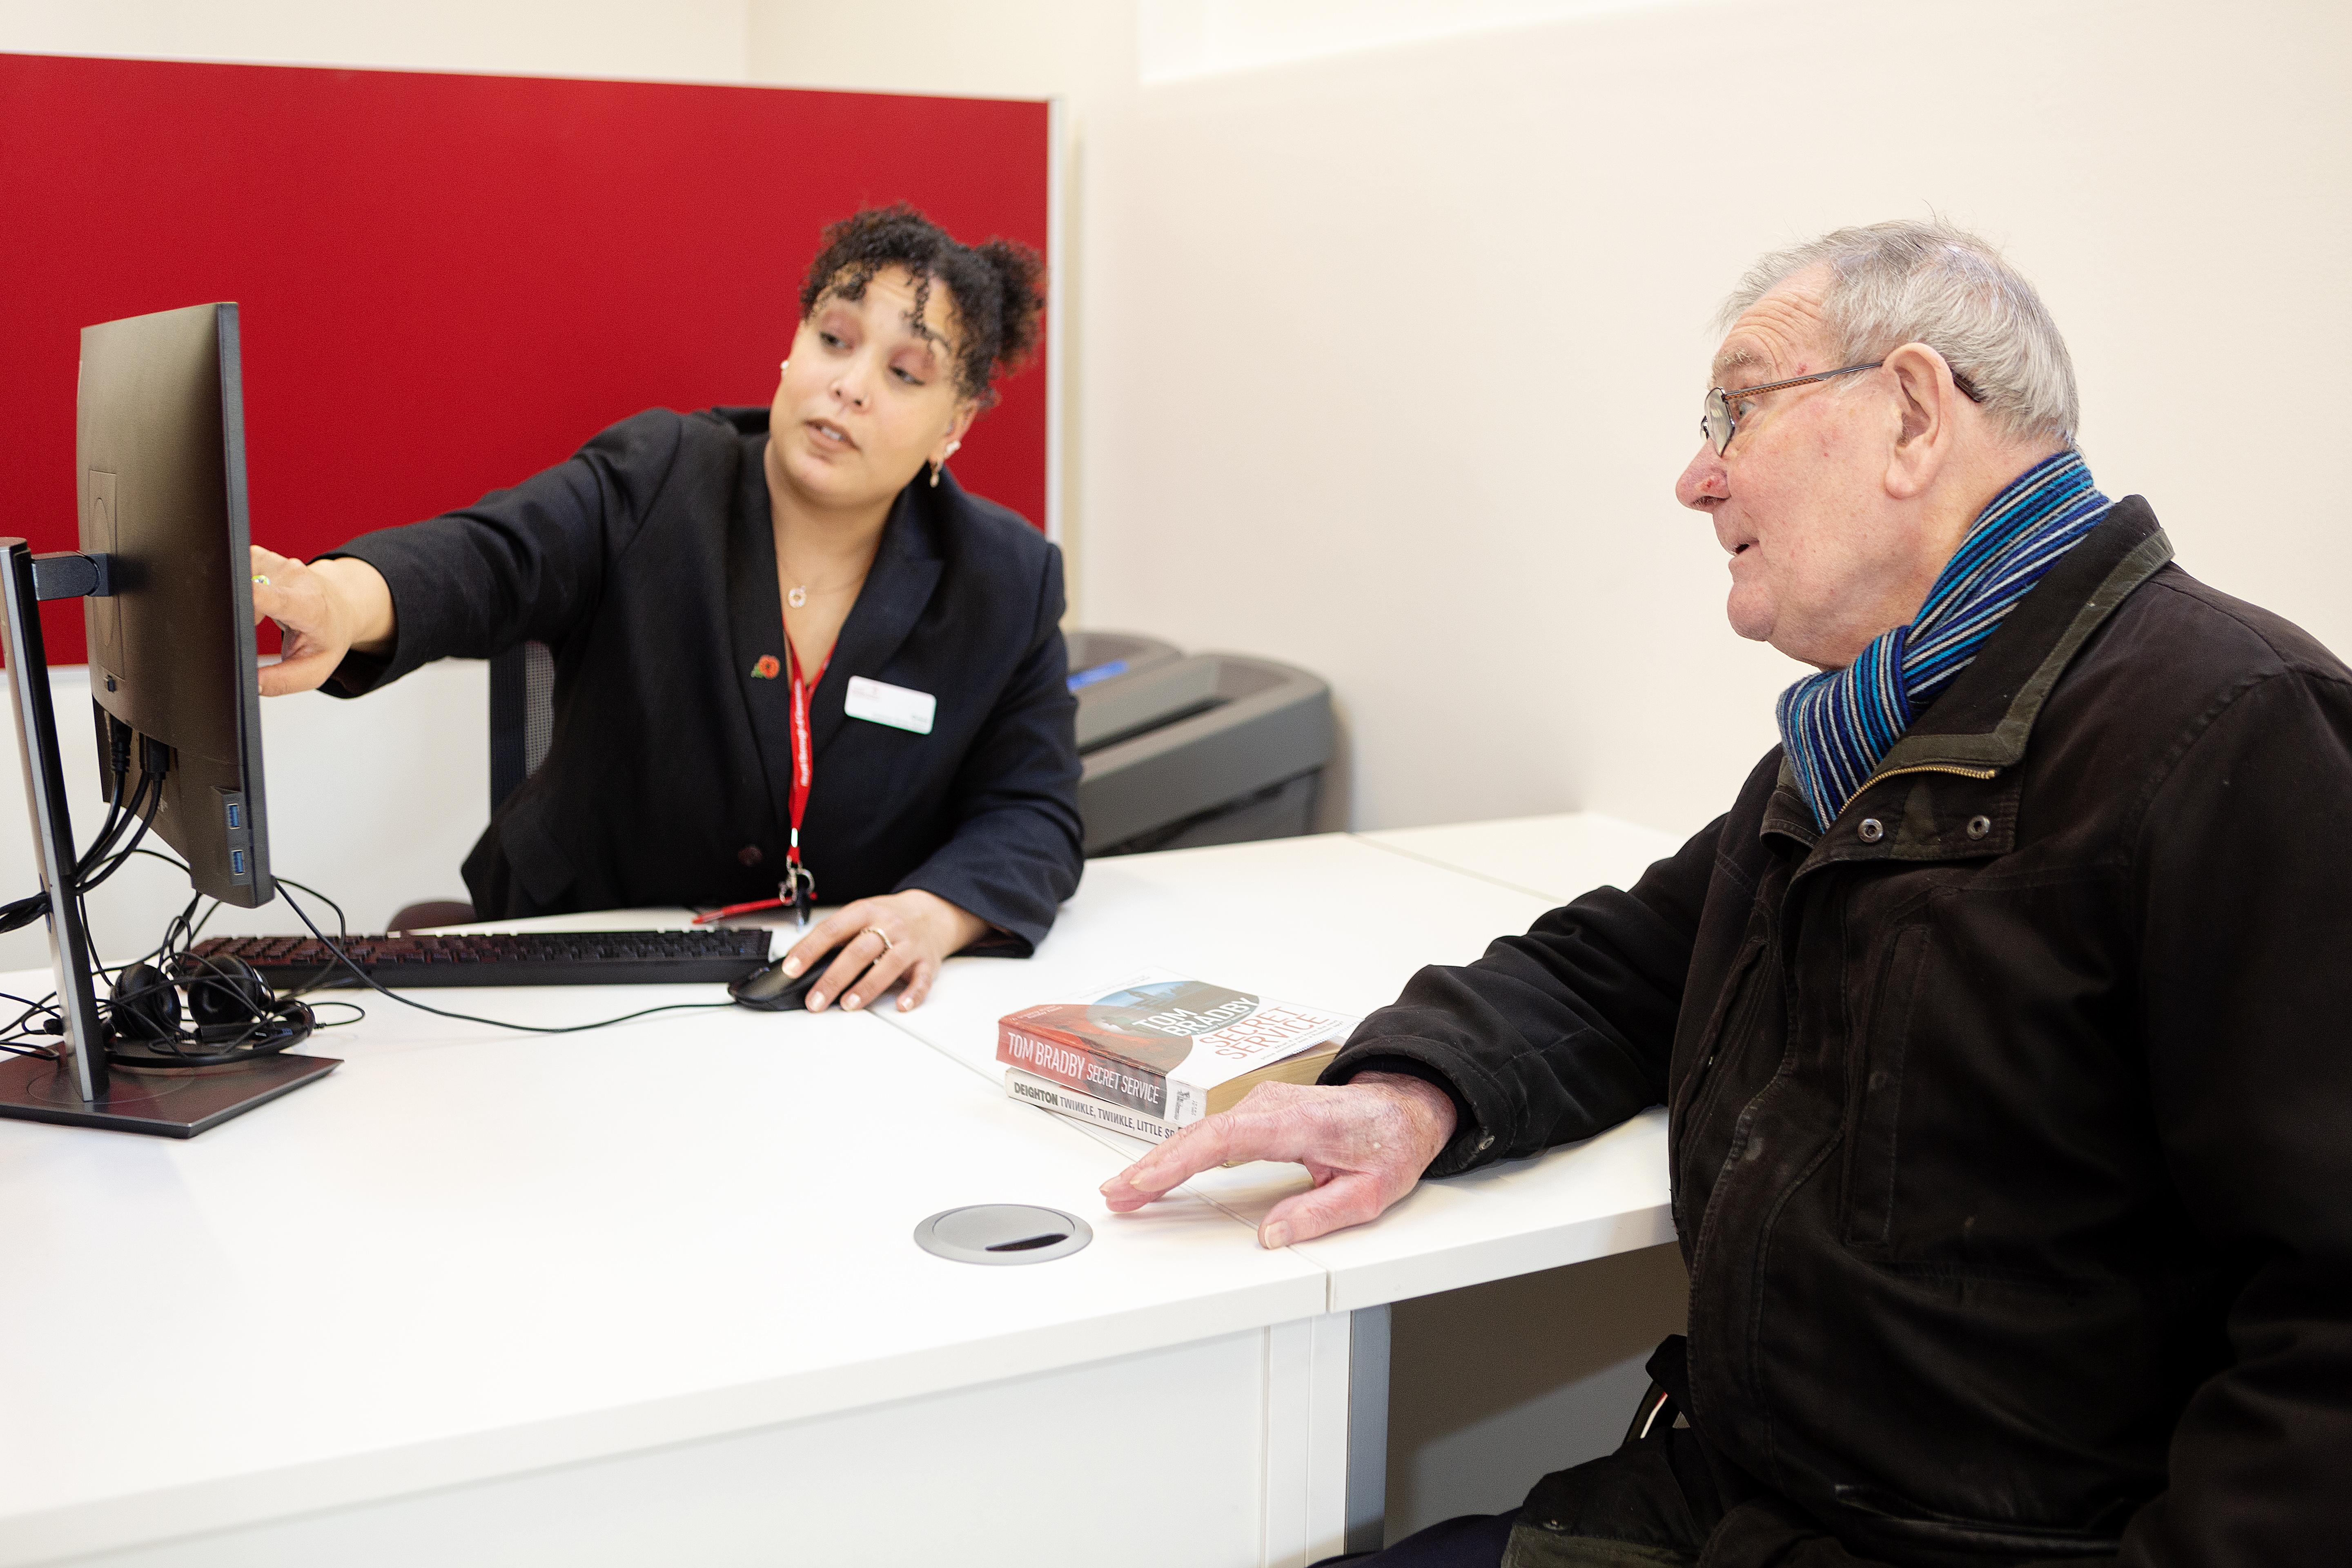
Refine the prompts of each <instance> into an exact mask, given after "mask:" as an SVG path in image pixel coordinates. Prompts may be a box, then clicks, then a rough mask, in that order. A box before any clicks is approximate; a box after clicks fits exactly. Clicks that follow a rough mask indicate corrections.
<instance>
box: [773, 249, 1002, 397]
mask: <svg viewBox="0 0 2352 1568" xmlns="http://www.w3.org/2000/svg"><path fill="white" fill-rule="evenodd" d="M890 267H903V268H906V269H907V270H908V272H909V273H911V274H913V275H914V279H915V315H914V326H915V330H916V331H926V332H927V331H929V329H928V328H927V327H925V325H924V323H923V308H924V307H925V306H926V305H927V304H929V302H930V297H931V285H932V284H933V283H935V282H936V283H938V284H940V285H941V286H943V287H944V288H945V289H947V291H948V298H949V299H950V300H951V301H953V302H954V305H955V312H956V318H957V320H958V321H961V323H962V325H963V342H961V344H959V345H958V346H957V349H956V356H955V376H956V384H957V385H958V386H959V387H961V389H962V391H963V394H964V395H965V396H967V397H969V398H971V399H973V400H974V401H976V402H977V403H979V404H980V405H981V406H982V407H983V408H985V407H987V406H988V405H991V404H992V403H994V402H995V401H996V393H995V390H994V382H995V379H996V376H997V374H999V373H1000V372H1003V373H1007V374H1009V373H1011V372H1013V371H1015V370H1018V369H1020V368H1021V365H1022V363H1024V361H1026V360H1027V359H1028V357H1029V353H1030V351H1031V350H1032V349H1034V348H1035V347H1036V344H1037V325H1038V319H1039V318H1040V317H1041V316H1042V315H1043V314H1044V313H1045V262H1044V261H1043V260H1042V259H1041V258H1039V257H1038V255H1037V253H1036V252H1035V251H1034V250H1032V249H1030V248H1029V247H1027V246H1025V245H1023V244H1020V243H1019V242H1018V241H1015V240H1010V239H1002V238H992V239H990V240H988V241H987V242H985V243H984V244H981V245H959V244H958V243H957V242H956V240H955V238H954V237H953V236H951V235H950V234H949V233H948V231H947V230H945V229H943V228H941V227H940V226H939V225H937V224H935V223H933V222H932V221H931V220H930V219H929V218H927V217H925V216H923V215H922V214H921V213H919V212H917V211H916V210H915V209H914V208H913V207H911V206H908V205H906V204H905V203H904V202H901V203H899V204H898V205H896V206H887V207H869V208H867V209H866V211H864V212H861V213H859V214H857V215H856V216H854V217H845V218H844V219H842V220H841V221H840V222H839V223H836V224H834V225H832V226H829V227H827V228H826V229H825V231H824V248H823V249H821V250H819V251H818V252H817V253H816V259H815V260H814V261H812V262H810V263H809V269H808V276H807V277H806V278H805V279H803V280H802V282H801V319H802V320H803V321H806V320H807V319H808V318H809V316H810V315H811V314H812V313H813V312H814V310H816V307H817V302H818V301H819V300H824V299H828V298H835V297H837V298H840V299H844V300H862V299H864V298H865V297H866V285H867V284H868V283H870V282H872V281H873V280H874V276H875V274H876V273H877V272H880V271H882V270H883V269H884V268H890Z"/></svg>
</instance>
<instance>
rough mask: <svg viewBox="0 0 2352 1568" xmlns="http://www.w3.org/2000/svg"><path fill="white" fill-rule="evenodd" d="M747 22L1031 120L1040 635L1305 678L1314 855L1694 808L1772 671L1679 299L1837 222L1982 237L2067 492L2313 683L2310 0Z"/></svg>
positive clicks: (2350, 14)
mask: <svg viewBox="0 0 2352 1568" xmlns="http://www.w3.org/2000/svg"><path fill="white" fill-rule="evenodd" d="M845 15H846V14H845V12H844V11H843V10H842V8H841V7H839V6H838V5H819V4H816V3H815V0H751V17H752V33H753V38H754V43H753V48H752V60H751V70H752V73H753V75H754V76H755V77H756V78H758V79H762V80H789V81H793V82H796V83H801V84H804V85H809V86H820V87H878V88H898V89H920V90H931V91H955V92H1010V93H1038V92H1057V93H1061V94H1063V95H1065V96H1066V98H1067V100H1069V102H1070V105H1071V108H1072V110H1073V112H1072V114H1071V115H1070V121H1071V122H1072V129H1071V135H1072V145H1071V149H1070V152H1071V156H1070V164H1069V174H1068V179H1067V183H1066V193H1067V199H1068V205H1069V208H1070V213H1071V229H1070V232H1071V237H1072V244H1071V247H1070V256H1069V257H1068V258H1067V259H1066V263H1065V272H1066V277H1068V276H1069V275H1071V274H1075V278H1074V279H1073V284H1074V286H1073V287H1072V289H1071V291H1070V296H1069V298H1068V300H1066V307H1065V311H1064V314H1065V321H1064V323H1063V324H1064V329H1065V331H1066V332H1067V333H1068V334H1069V336H1070V341H1071V343H1072V347H1073V353H1074V356H1075V357H1074V363H1073V364H1072V366H1071V374H1070V376H1069V382H1068V391H1069V402H1068V407H1069V416H1068V424H1067V427H1066V435H1067V437H1068V446H1067V453H1068V456H1067V461H1066V479H1067V481H1068V493H1067V497H1066V511H1065V516H1066V543H1067V544H1068V546H1069V548H1070V551H1071V554H1072V560H1073V597H1074V601H1075V603H1076V608H1077V612H1078V617H1079V618H1080V619H1081V620H1082V621H1083V622H1084V624H1087V625H1091V626H1105V627H1131V628H1133V629H1137V630H1142V631H1149V632H1154V633H1158V634H1160V635H1162V636H1166V637H1171V638H1172V639H1174V640H1176V641H1178V642H1181V643H1183V644H1185V645H1187V646H1190V647H1234V648H1241V649H1247V650H1254V651H1261V652H1266V653H1272V654H1276V655H1278V656H1280V657H1284V658H1292V659H1295V660H1297V662H1299V663H1301V664H1304V665H1307V666H1308V667H1310V668H1315V669H1317V670H1319V671H1320V672H1322V673H1323V674H1325V675H1327V676H1328V677H1329V678H1330V679H1332V681H1333V683H1334V686H1335V688H1336V689H1337V690H1338V693H1339V701H1340V704H1341V706H1342V708H1343V710H1344V713H1345V721H1346V737H1345V739H1346V743H1347V747H1348V752H1349V755H1348V757H1347V759H1346V767H1345V768H1344V769H1343V774H1351V775H1352V783H1351V785H1350V787H1349V798H1343V799H1341V800H1339V801H1338V802H1336V803H1335V805H1336V806H1337V808H1338V809H1337V811H1336V813H1335V820H1351V821H1352V822H1353V823H1354V824H1355V825H1357V826H1400V825H1405V824H1412V823H1420V822H1433V821H1445V820H1458V819H1463V818H1470V817H1479V816H1505V815H1511V814H1516V813H1525V812H1538V811H1547V810H1561V809H1567V808H1570V807H1576V806H1586V807H1591V808H1595V809H1600V810H1605V811H1610V812H1613V813H1615V814H1617V815H1620V816H1629V817H1633V818H1636V819H1638V820H1642V821H1645V822H1650V823H1654V824H1657V825H1659V826H1665V827H1670V828H1676V829H1680V828H1689V827H1696V826H1698V825H1699V824H1700V823H1702V822H1704V821H1705V820H1706V818H1707V817H1708V816H1711V815H1712V814H1713V813H1714V812H1715V811H1717V810H1718V809H1720V807H1721V806H1722V805H1724V804H1725V802H1726V801H1727V797H1728V795H1729V794H1730V792H1731V790H1732V788H1733V786H1734V784H1736V782H1737V780H1738V778H1739V777H1740V776H1741V774H1742V773H1744V772H1745V771H1746V769H1747V768H1748V765H1749V764H1750V763H1752V762H1753V761H1754V759H1755V758H1756V757H1757V756H1758V755H1759V754H1760V753H1761V752H1762V751H1763V750H1764V749H1765V748H1766V747H1767V746H1769V744H1770V743H1771V742H1772V739H1773V735H1772V728H1771V721H1770V707H1771V700H1772V697H1773V695H1774V694H1775V693H1776V692H1777V691H1778V690H1779V689H1780V687H1781V686H1782V685H1784V684H1785V683H1786V682H1787V681H1789V680H1790V679H1793V678H1794V677H1795V676H1797V675H1798V674H1800V673H1801V671H1800V670H1798V669H1797V668H1795V667H1793V666H1792V665H1790V664H1789V663H1788V662H1787V661H1785V660H1783V659H1781V658H1779V656H1777V655H1775V654H1773V653H1772V652H1771V651H1770V650H1769V649H1766V648H1761V647H1754V646H1751V645H1746V644H1742V643H1739V642H1738V641H1737V640H1736V639H1734V638H1733V637H1731V636H1730V634H1729V632H1728V631H1727V629H1726V627H1725V626H1724V624H1723V619H1722V605H1721V599H1722V593H1723V589H1724V586H1725V583H1726V579H1725V578H1724V577H1723V576H1722V575H1721V574H1722V572H1723V567H1722V565H1721V563H1720V560H1719V557H1718V555H1717V552H1716V551H1715V549H1714V546H1713V545H1712V543H1711V542H1710V541H1709V539H1708V537H1707V533H1706V529H1705V526H1704V524H1703V523H1702V522H1701V521H1699V520H1697V519H1696V518H1695V517H1693V516H1691V515H1690V514H1686V513H1684V512H1682V511H1681V510H1679V509H1677V508H1676V507H1675V504H1674V502H1673V499H1672V494H1671V485H1672V481H1673V478H1674V476H1675V473H1676V472H1677V471H1679V469H1680V468H1681V467H1682V464H1683V463H1684V461H1685V459H1686V458H1688V456H1689V454H1690V452H1691V450H1692V449H1693V447H1695V445H1696V435H1695V426H1696V412H1695V409H1694V407H1693V405H1694V404H1695V403H1696V395H1697V393H1698V391H1699V390H1700V388H1701V387H1702V385H1703V384H1704V381H1703V376H1702V370H1703V367H1704V363H1705V360H1706V351H1707V349H1708V348H1709V347H1710V346H1711V345H1710V343H1709V342H1708V333H1707V331H1706V321H1707V319H1708V317H1709V316H1710V315H1711V314H1712V310H1713V307H1714V305H1715V303H1716V301H1717V300H1718V299H1720V298H1721V296H1722V295H1723V293H1724V292H1725V291H1726V290H1727V289H1728V287H1729V286H1730V284H1731V282H1732V281H1733V279H1735V278H1736V277H1737V276H1738V273H1739V271H1740V270H1741V269H1742V268H1744V266H1745V265H1746V264H1747V263H1748V261H1749V260H1750V259H1752V258H1754V257H1755V256H1756V255H1757V254H1758V253H1759V252H1761V251H1762V250H1765V249H1767V248H1769V247H1774V246H1777V245H1780V244H1783V243H1786V242H1788V241H1790V240H1793V239H1797V238H1801V237H1807V236H1810V235H1811V234H1814V233H1818V232H1820V231H1822V230H1823V229H1825V228H1828V227H1831V226H1835V225H1838V224H1843V223H1851V222H1859V221H1868V220H1871V219H1874V218H1878V217H1884V216H1901V215H1916V214H1923V213H1927V212H1929V211H1934V212H1939V213H1942V214H1944V215H1945V216H1949V217H1951V218H1953V219H1956V220H1957V221H1959V222H1961V223H1963V224H1967V225H1969V226H1973V227H1976V228H1978V229H1979V230H1980V231H1981V232H1984V233H1986V234H1987V235H1989V236H1990V237H1993V238H1994V239H1996V240H1997V241H1999V242H2000V243H2002V244H2003V245H2005V246H2006V247H2008V249H2009V252H2010V254H2011V257H2012V258H2014V259H2015V260H2016V261H2017V262H2018V263H2019V264H2020V265H2021V267H2022V268H2024V269H2025V270H2026V271H2027V273H2028V274H2029V275H2030V276H2032V278H2033V279H2035V280H2036V282H2037V283H2038V284H2039V285H2040V286H2041V287H2042V290H2043V292H2044V293H2045V295H2046V296H2047V297H2048V299H2049V300H2050V302H2051V304H2052V306H2053V309H2054V310H2055V311H2056V312H2057V315H2058V318H2059V321H2060V323H2061V324H2062V326H2063V328H2064V329H2065V330H2066V331H2067V333H2068V336H2069V338H2070V340H2071V342H2073V344H2074V353H2075V357H2076V361H2077V364H2078V367H2079V369H2080V372H2081V375H2082V381H2083V386H2084V404H2085V408H2086V418H2085V422H2084V447H2085V449H2086V451H2087V453H2088V455H2089V457H2090V458H2091V461H2092V464H2093V467H2094V468H2095V471H2096V472H2097V474H2098V475H2099V477H2100V479H2101V482H2102V483H2103V484H2105V486H2107V487H2108V488H2109V489H2111V490H2113V491H2115V492H2116V493H2126V492H2130V491H2139V492H2142V493H2145V494H2147V496H2149V497H2150V498H2151V500H2154V502H2155V503H2156V505H2157V507H2158V511H2159V514H2160V515H2162V516H2163V517H2164V518H2165V520H2166V522H2167V526H2168V528H2169V530H2170V531H2171V532H2172V534H2173V536H2174V538H2175V540H2176V542H2178V543H2179V546H2180V549H2181V554H2182V559H2183V562H2184V563H2185V564H2187V565H2188V566H2189V569H2190V570H2192V571H2195V572H2198V573H2199V574H2201V575H2203V576H2205V577H2206V578H2208V579H2209V580H2210V581H2212V582H2213V583H2215V584H2218V585H2220V586H2221V587H2224V588H2226V589H2229V590H2231V592H2234V593H2238V594H2241V595H2245V596H2247V597H2249V598H2252V599H2255V600H2257V601H2259V602H2261V603H2263V604H2266V605H2271V606H2272V607H2273V608H2276V609H2278V610H2280V611H2282V612H2284V613H2285V614H2287V615H2288V616H2293V617H2294V618H2296V619H2298V620H2301V621H2302V622H2304V623H2305V625H2306V626H2310V627H2311V628H2312V629H2313V630H2314V631H2315V632H2316V633H2318V634H2319V635H2320V636H2321V637H2324V638H2326V639H2328V640H2329V641H2330V642H2331V643H2332V644H2333V645H2334V646H2336V647H2338V648H2344V649H2352V592H2347V590H2352V541H2347V539H2346V538H2344V536H2343V535H2342V533H2341V531H2337V530H2335V529H2333V528H2332V527H2330V526H2329V525H2328V520H2327V519H2326V518H2325V517H2323V516H2317V515H2314V516H2312V517H2311V518H2310V520H2309V521H2306V515H2305V514H2306V511H2311V510H2315V509H2307V508H2305V506H2304V505H2303V498H2302V493H2301V491H2302V485H2303V482H2304V476H2305V475H2306V474H2311V473H2315V472H2316V473H2323V474H2324V473H2328V472H2332V471H2333V470H2334V469H2335V468H2337V467H2340V466H2342V460H2343V458H2344V457H2345V453H2346V445H2347V437H2346V436H2345V435H2344V434H2343V431H2344V422H2343V421H2340V420H2336V419H2334V418H2332V417H2330V416H2329V415H2328V414H2327V412H2326V410H2327V409H2328V408H2329V406H2330V402H2329V399H2330V398H2331V396H2332V395H2333V394H2332V388H2331V384H2330V378H2331V376H2332V375H2333V373H2334V366H2333V363H2332V355H2331V353H2330V352H2329V351H2330V349H2331V348H2332V346H2333V345H2334V344H2336V343H2337V342H2342V341H2343V340H2344V337H2345V328H2346V326H2347V321H2346V317H2347V305H2346V303H2345V293H2344V290H2343V289H2341V287H2340V285H2339V283H2338V281H2337V278H2336V273H2337V271H2339V270H2340V266H2339V261H2338V258H2340V257H2341V256H2343V255H2344V254H2346V250H2347V240H2348V239H2352V233H2347V230H2352V179H2347V175H2352V10H2347V8H2346V7H2344V6H2342V5H2338V4H2335V3H2333V0H2251V3H2247V4H2240V5H2230V6H2214V5H2204V4H2200V3H2196V0H2138V3H2127V0H1982V3H1979V4H1976V5H1965V6H1964V5H1951V4H1945V5H1930V4H1925V3H1922V0H1907V3H1900V4H1889V3H1885V0H1711V3H1710V0H1650V3H1648V4H1642V3H1640V0H1465V3H1464V4H1459V5H1453V4H1441V3H1439V0H1367V3H1363V4H1349V5H1341V4H1335V3H1333V0H1263V3H1262V4H1257V5H1239V4H1231V3H1228V0H1134V3H1132V4H1120V3H1103V0H1017V3H1005V4H998V5H968V4H957V3H955V0H910V3H909V4H908V5H901V6H894V7H893V8H892V9H891V11H890V12H889V16H891V18H892V19H893V20H892V24H891V25H888V26H852V25H845V20H844V18H845ZM1514 22H1517V23H1518V24H1520V25H1516V26H1514V25H1511V24H1513V23H1514ZM2315 351H2316V352H2315Z"/></svg>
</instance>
